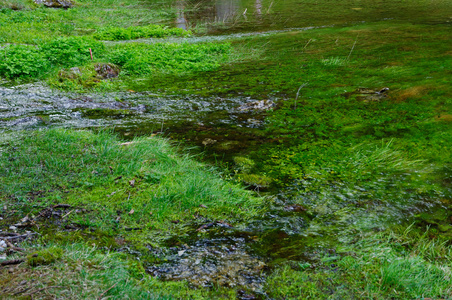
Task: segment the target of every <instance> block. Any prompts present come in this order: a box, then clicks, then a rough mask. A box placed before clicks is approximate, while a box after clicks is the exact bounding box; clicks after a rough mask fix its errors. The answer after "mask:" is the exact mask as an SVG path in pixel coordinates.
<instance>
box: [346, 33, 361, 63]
mask: <svg viewBox="0 0 452 300" xmlns="http://www.w3.org/2000/svg"><path fill="white" fill-rule="evenodd" d="M358 36H359V34H358V35H357V36H356V39H355V42H354V43H353V47H352V50H350V53H349V54H348V56H347V60H349V59H350V55H352V52H353V49H355V45H356V42H357V41H358Z"/></svg>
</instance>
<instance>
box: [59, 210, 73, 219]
mask: <svg viewBox="0 0 452 300" xmlns="http://www.w3.org/2000/svg"><path fill="white" fill-rule="evenodd" d="M73 211H74V210H71V211H70V212H68V213H67V214H65V215H64V216H63V217H62V218H61V219H64V218H66V217H67V216H69V214H70V213H72V212H73Z"/></svg>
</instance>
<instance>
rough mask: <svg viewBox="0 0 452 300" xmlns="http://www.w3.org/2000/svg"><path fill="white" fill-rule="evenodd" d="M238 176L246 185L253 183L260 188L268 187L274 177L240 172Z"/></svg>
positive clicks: (252, 184)
mask: <svg viewBox="0 0 452 300" xmlns="http://www.w3.org/2000/svg"><path fill="white" fill-rule="evenodd" d="M237 177H238V178H239V179H240V180H242V181H243V182H244V183H245V184H246V185H251V186H254V187H259V188H267V187H269V186H270V184H271V182H272V179H271V178H270V177H267V176H265V175H259V174H238V175H237Z"/></svg>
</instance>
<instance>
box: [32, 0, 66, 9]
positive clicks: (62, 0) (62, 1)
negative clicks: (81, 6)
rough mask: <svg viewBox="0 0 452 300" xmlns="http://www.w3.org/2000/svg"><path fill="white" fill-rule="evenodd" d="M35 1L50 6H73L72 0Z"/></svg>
mask: <svg viewBox="0 0 452 300" xmlns="http://www.w3.org/2000/svg"><path fill="white" fill-rule="evenodd" d="M35 3H36V4H43V5H45V6H47V7H52V8H70V7H72V6H74V2H72V0H35Z"/></svg>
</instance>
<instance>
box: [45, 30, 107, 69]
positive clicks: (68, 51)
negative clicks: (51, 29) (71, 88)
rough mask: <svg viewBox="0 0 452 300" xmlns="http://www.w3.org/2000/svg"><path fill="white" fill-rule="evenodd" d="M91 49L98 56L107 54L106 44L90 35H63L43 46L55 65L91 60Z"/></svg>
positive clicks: (71, 64)
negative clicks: (66, 36)
mask: <svg viewBox="0 0 452 300" xmlns="http://www.w3.org/2000/svg"><path fill="white" fill-rule="evenodd" d="M90 49H91V52H92V53H93V56H95V57H96V58H98V57H101V56H103V55H104V54H105V53H104V52H105V46H104V44H103V43H102V42H99V41H96V40H94V39H92V38H88V37H68V38H65V37H61V38H57V39H55V40H52V41H51V42H48V43H45V44H44V45H43V46H42V47H41V51H42V53H43V54H44V55H45V57H46V58H47V59H48V61H49V62H50V63H51V64H52V65H53V66H62V67H74V66H78V65H82V64H85V63H87V62H89V61H91V55H90Z"/></svg>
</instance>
